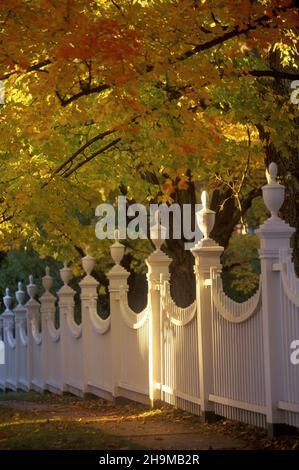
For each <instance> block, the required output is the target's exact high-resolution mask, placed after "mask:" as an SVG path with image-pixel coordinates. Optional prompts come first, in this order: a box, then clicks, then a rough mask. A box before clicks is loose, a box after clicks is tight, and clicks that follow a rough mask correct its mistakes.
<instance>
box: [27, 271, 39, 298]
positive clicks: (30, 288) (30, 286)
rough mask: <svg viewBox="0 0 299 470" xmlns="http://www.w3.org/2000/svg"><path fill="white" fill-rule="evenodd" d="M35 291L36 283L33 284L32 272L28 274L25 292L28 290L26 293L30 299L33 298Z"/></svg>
mask: <svg viewBox="0 0 299 470" xmlns="http://www.w3.org/2000/svg"><path fill="white" fill-rule="evenodd" d="M36 291H37V287H36V284H34V282H33V276H32V274H30V276H29V284H28V286H27V292H28V295H29V297H30V299H31V300H32V299H34V297H35V295H36Z"/></svg>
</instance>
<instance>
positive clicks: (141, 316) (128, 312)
mask: <svg viewBox="0 0 299 470" xmlns="http://www.w3.org/2000/svg"><path fill="white" fill-rule="evenodd" d="M119 307H120V311H121V315H122V318H123V320H124V322H125V324H126V325H127V326H128V328H131V329H133V330H138V329H139V328H142V327H143V326H144V325H145V323H146V322H147V320H148V317H149V309H150V306H149V303H147V305H146V307H145V308H144V309H143V310H142V311H141V312H139V313H136V312H134V310H132V309H131V307H130V306H129V304H128V293H127V290H126V289H125V288H123V289H121V291H120V296H119Z"/></svg>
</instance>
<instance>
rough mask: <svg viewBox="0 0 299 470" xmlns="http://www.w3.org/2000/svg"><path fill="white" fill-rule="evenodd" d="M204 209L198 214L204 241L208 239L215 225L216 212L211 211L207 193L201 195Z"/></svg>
mask: <svg viewBox="0 0 299 470" xmlns="http://www.w3.org/2000/svg"><path fill="white" fill-rule="evenodd" d="M201 203H202V209H201V210H200V211H198V212H197V213H196V219H197V223H198V226H199V228H200V231H201V232H202V234H203V237H204V239H208V238H209V236H210V233H211V231H212V230H213V227H214V224H215V212H214V211H212V210H211V209H209V195H208V193H207V191H203V192H202V193H201Z"/></svg>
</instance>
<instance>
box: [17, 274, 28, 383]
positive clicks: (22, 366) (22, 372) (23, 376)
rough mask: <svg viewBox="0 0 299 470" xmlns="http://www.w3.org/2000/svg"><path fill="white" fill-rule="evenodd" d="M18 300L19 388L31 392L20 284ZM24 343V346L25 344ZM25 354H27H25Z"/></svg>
mask: <svg viewBox="0 0 299 470" xmlns="http://www.w3.org/2000/svg"><path fill="white" fill-rule="evenodd" d="M16 299H17V302H18V305H17V306H16V308H15V309H14V312H15V319H16V331H15V337H16V377H17V388H21V389H23V390H26V391H27V390H29V384H28V364H27V356H26V355H27V347H28V344H27V337H26V336H25V334H24V332H25V324H26V314H27V311H26V308H25V307H24V305H23V303H24V300H25V292H24V291H23V287H22V283H21V282H19V283H18V290H17V292H16ZM23 343H24V344H23ZM24 352H25V354H24Z"/></svg>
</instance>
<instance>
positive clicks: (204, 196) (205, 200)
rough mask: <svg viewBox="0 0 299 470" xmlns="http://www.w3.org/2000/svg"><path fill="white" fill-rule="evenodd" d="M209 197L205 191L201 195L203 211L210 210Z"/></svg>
mask: <svg viewBox="0 0 299 470" xmlns="http://www.w3.org/2000/svg"><path fill="white" fill-rule="evenodd" d="M209 202H210V201H209V195H208V193H207V191H203V192H202V193H201V203H202V207H203V209H208V208H209Z"/></svg>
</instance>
